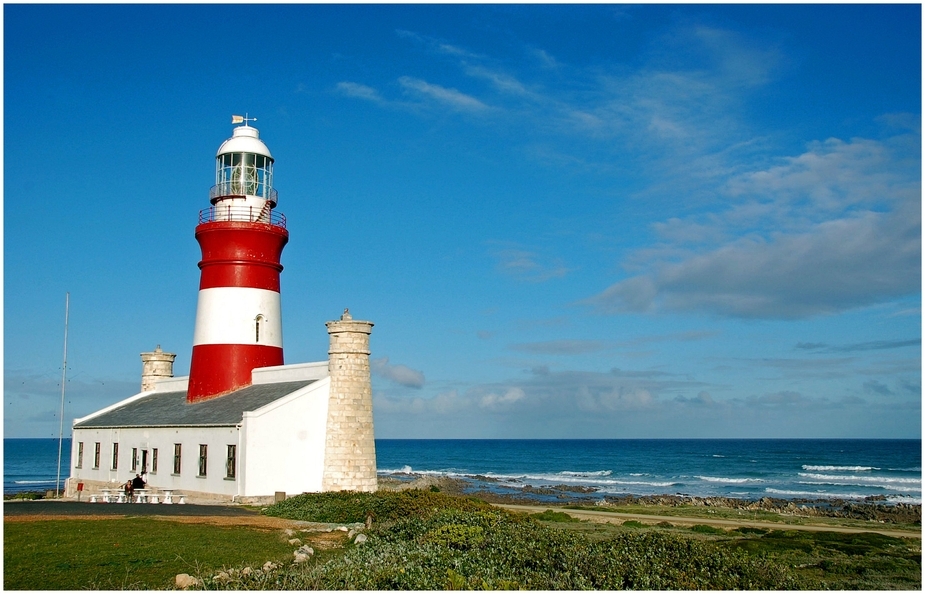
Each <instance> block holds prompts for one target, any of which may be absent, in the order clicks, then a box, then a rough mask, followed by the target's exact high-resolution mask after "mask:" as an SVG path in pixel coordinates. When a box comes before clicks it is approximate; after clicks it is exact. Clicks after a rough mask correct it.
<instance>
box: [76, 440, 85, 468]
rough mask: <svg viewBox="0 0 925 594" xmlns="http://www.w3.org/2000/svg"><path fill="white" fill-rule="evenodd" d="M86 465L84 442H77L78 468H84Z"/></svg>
mask: <svg viewBox="0 0 925 594" xmlns="http://www.w3.org/2000/svg"><path fill="white" fill-rule="evenodd" d="M83 465H84V442H82V441H78V442H77V464H76V465H75V466H76V467H77V468H83Z"/></svg>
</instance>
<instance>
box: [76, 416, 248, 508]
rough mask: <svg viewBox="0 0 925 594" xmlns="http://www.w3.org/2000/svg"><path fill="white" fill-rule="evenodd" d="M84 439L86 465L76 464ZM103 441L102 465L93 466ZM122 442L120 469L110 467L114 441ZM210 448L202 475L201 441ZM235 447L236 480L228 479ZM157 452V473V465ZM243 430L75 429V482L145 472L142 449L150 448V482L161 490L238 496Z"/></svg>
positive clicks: (115, 481) (118, 479)
mask: <svg viewBox="0 0 925 594" xmlns="http://www.w3.org/2000/svg"><path fill="white" fill-rule="evenodd" d="M80 442H83V443H84V453H83V464H82V468H76V463H77V451H78V448H79V443H80ZM96 442H99V443H100V466H99V468H98V469H94V468H93V452H94V444H95V443H96ZM113 443H118V444H119V461H118V469H117V470H112V444H113ZM176 443H179V444H181V446H182V447H181V456H180V474H179V475H177V474H174V473H173V456H174V444H176ZM200 444H205V445H207V446H208V452H207V453H208V455H207V458H206V464H207V467H206V476H205V477H200V476H198V475H199V445H200ZM228 445H235V446H237V457H238V461H237V473H236V474H237V478H236V479H234V480H231V479H226V477H225V460H226V458H227V451H228V450H227V446H228ZM132 448H137V449H138V461H139V462H138V469H137V470H135V471H133V470H132ZM155 448H157V450H158V461H157V471H156V472H155V471H154V469H153V467H152V464H153V456H154V449H155ZM242 449H243V448H242V447H241V444H240V429H239V428H238V427H167V428H161V427H147V428H121V429H74V437H73V445H72V451H71V477H72V481H71V482H78V481H80V480H81V479H85V480H90V481H103V482H108V483H111V484H113V486H118V485H120V484H122V485H124V484H125V482H126V481H127V480H129V479H131V478H133V477H134V476H135V474H136V472H137V473H140V472H141V456H142V454H141V451H142V450H148V475H147V477H146V480H147V481H148V485H149V486H151V487H156V488H159V489H177V490H179V491H180V492H183V491H197V492H204V493H217V494H221V495H227V496H231V495H237V494H239V485H238V483H239V481H240V478H241V469H242V467H241V451H242Z"/></svg>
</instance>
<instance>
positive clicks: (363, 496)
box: [263, 489, 490, 524]
mask: <svg viewBox="0 0 925 594" xmlns="http://www.w3.org/2000/svg"><path fill="white" fill-rule="evenodd" d="M488 507H490V506H489V505H488V504H487V503H484V502H482V501H479V500H477V499H470V498H467V497H454V496H452V495H445V494H443V493H440V492H433V491H423V490H420V489H408V490H405V491H383V492H377V493H358V492H355V491H341V492H331V493H303V494H302V495H296V496H295V497H290V498H289V499H286V500H285V501H281V502H280V503H276V504H274V505H271V506H269V507H267V508H266V509H265V510H264V511H263V513H264V514H266V515H268V516H277V517H280V518H288V519H291V520H306V521H309V522H328V523H342V524H343V523H351V522H363V521H365V520H366V517H367V516H372V518H373V520H375V521H377V522H385V521H391V520H399V519H406V518H426V517H429V516H430V515H432V514H434V513H436V512H438V511H440V510H443V509H460V510H467V511H477V510H480V509H485V508H488Z"/></svg>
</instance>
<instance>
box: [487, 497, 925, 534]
mask: <svg viewBox="0 0 925 594" xmlns="http://www.w3.org/2000/svg"><path fill="white" fill-rule="evenodd" d="M495 505H497V506H498V507H503V508H505V509H509V510H511V511H519V512H527V513H531V514H532V513H541V512H544V511H546V510H547V509H552V510H554V511H559V512H565V513H567V514H568V515H570V516H572V517H574V518H578V519H581V520H591V521H592V522H609V523H612V524H622V523H623V522H624V521H625V520H637V521H648V522H653V523H654V522H671V523H672V524H675V525H681V526H693V525H694V524H706V525H708V526H718V527H721V528H739V527H742V526H747V527H750V528H764V529H766V530H808V531H810V532H844V533H847V534H860V533H862V532H874V533H877V534H883V535H884V536H892V537H894V538H922V532H921V531H918V532H916V531H912V530H883V529H880V528H854V527H851V526H826V525H818V524H817V525H812V524H782V523H775V522H761V521H757V520H748V519H742V520H724V519H719V518H716V519H713V518H684V517H679V516H653V515H649V514H626V513H618V512H605V511H591V510H577V509H563V508H561V507H555V508H553V507H550V506H548V505H546V506H542V505H509V504H501V503H496V504H495Z"/></svg>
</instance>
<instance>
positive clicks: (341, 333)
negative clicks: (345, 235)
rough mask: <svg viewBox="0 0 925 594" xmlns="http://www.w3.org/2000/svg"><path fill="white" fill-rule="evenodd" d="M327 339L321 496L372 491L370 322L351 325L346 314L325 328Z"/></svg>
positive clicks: (374, 445) (357, 321)
mask: <svg viewBox="0 0 925 594" xmlns="http://www.w3.org/2000/svg"><path fill="white" fill-rule="evenodd" d="M326 326H327V327H328V334H330V336H331V347H330V350H329V351H328V372H329V373H330V376H331V393H330V400H329V401H328V423H327V436H326V439H325V448H324V475H323V477H322V484H321V489H322V491H375V490H376V488H377V483H376V442H375V440H374V437H375V436H374V433H373V391H372V385H371V383H370V376H369V335H370V332H372V327H373V323H372V322H363V321H359V320H354V319H353V318H352V317H351V316H350V312H349V311H348V310H346V309H345V310H344V315H342V316H341V318H340V320H339V321H332V322H328V323H327V324H326Z"/></svg>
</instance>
